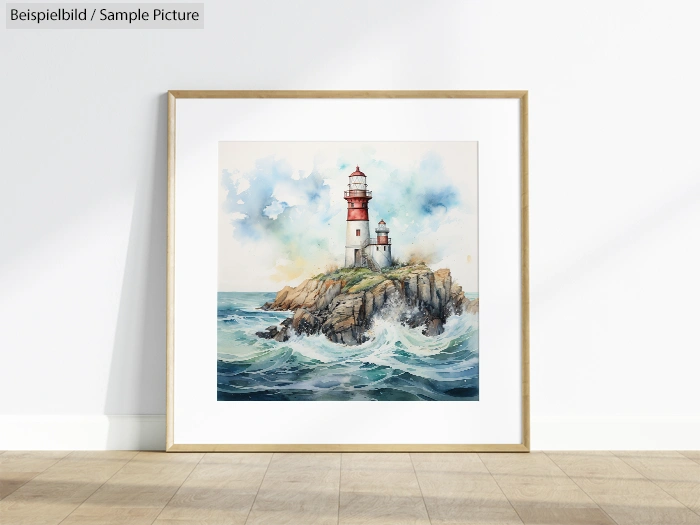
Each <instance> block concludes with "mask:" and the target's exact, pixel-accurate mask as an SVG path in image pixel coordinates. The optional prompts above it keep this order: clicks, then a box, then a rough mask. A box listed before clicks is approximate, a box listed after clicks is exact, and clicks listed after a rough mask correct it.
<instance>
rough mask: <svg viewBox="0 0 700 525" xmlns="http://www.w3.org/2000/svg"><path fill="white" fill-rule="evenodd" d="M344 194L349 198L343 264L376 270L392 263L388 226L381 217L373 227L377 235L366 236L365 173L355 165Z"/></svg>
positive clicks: (366, 199)
mask: <svg viewBox="0 0 700 525" xmlns="http://www.w3.org/2000/svg"><path fill="white" fill-rule="evenodd" d="M343 198H344V199H345V200H346V201H348V220H347V223H346V227H345V267H346V268H352V267H354V266H368V267H369V268H371V269H372V270H374V271H375V272H378V271H380V269H381V268H385V267H387V266H391V239H390V238H389V228H387V227H386V223H385V222H384V221H383V220H382V221H380V222H379V225H378V227H377V228H376V229H375V230H374V231H376V232H377V237H376V238H374V239H372V238H370V236H369V206H368V204H369V201H370V199H371V198H372V192H371V191H369V190H367V177H365V174H364V173H362V172H361V171H360V167H359V166H357V168H355V171H354V172H352V173H351V174H350V183H349V184H348V189H347V190H346V191H345V192H344V195H343Z"/></svg>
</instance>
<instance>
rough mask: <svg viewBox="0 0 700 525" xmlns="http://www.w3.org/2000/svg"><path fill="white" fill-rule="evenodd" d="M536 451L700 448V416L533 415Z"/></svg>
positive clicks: (533, 440)
mask: <svg viewBox="0 0 700 525" xmlns="http://www.w3.org/2000/svg"><path fill="white" fill-rule="evenodd" d="M530 423H531V429H532V434H531V443H532V450H698V449H700V416H653V417H646V416H644V417H629V416H620V417H533V418H531V422H530Z"/></svg>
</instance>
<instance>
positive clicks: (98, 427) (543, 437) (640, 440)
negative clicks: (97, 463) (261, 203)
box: [0, 415, 700, 450]
mask: <svg viewBox="0 0 700 525" xmlns="http://www.w3.org/2000/svg"><path fill="white" fill-rule="evenodd" d="M531 428H532V440H531V443H532V450H698V449H700V417H680V416H657V417H614V418H612V417H600V418H590V417H589V418H574V417H533V418H532V419H531ZM164 449H165V416H164V415H153V416H139V415H130V416H99V415H97V416H77V415H73V416H67V415H53V416H36V415H31V416H13V415H0V450H164Z"/></svg>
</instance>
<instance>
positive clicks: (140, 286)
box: [104, 93, 168, 449]
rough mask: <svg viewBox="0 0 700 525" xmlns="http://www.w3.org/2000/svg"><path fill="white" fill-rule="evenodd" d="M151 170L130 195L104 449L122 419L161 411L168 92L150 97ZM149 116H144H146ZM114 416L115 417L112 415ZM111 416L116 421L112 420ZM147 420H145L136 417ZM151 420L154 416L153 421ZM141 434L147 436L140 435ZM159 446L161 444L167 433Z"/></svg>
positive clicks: (110, 445) (124, 428)
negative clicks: (129, 225)
mask: <svg viewBox="0 0 700 525" xmlns="http://www.w3.org/2000/svg"><path fill="white" fill-rule="evenodd" d="M154 105H155V107H156V110H155V115H154V117H153V121H154V122H156V123H157V124H156V128H155V130H154V131H155V133H154V136H153V150H152V168H151V169H150V170H148V169H144V176H143V177H142V178H141V179H140V180H139V181H138V182H137V186H136V188H135V193H134V203H133V213H132V218H131V230H130V234H129V244H128V249H127V255H126V263H125V266H124V278H123V282H122V288H121V297H120V303H119V314H118V318H117V324H116V331H115V334H114V347H113V349H112V362H111V367H110V371H109V379H108V384H107V395H106V399H105V406H104V413H105V414H108V415H109V416H110V424H109V431H108V437H107V443H106V447H107V448H108V449H109V448H113V447H115V446H117V447H118V443H121V442H123V438H125V436H121V435H120V433H122V432H125V431H126V432H131V431H133V432H145V431H146V428H151V429H152V427H151V425H150V424H144V425H141V428H140V429H136V428H134V429H131V431H129V430H128V429H129V428H130V427H131V424H128V423H127V424H126V425H125V422H126V419H125V417H119V415H120V414H125V415H131V420H133V421H134V423H133V424H135V425H137V426H139V425H138V424H137V422H136V420H137V419H139V418H138V416H137V417H133V415H134V414H157V415H158V416H157V417H156V420H158V421H160V422H161V423H158V424H160V425H161V426H162V419H163V416H162V415H161V414H164V413H165V267H166V261H165V251H166V224H167V117H168V115H167V113H168V111H167V109H168V101H167V94H165V93H164V94H162V95H159V96H158V97H157V98H156V99H155V100H154ZM144 118H147V116H144ZM113 415H114V416H113ZM112 419H114V420H115V421H112ZM140 419H142V420H143V421H144V422H147V420H149V418H140ZM154 421H155V420H154ZM142 437H145V436H142ZM160 448H161V449H163V448H165V434H164V433H163V442H162V446H161V447H160Z"/></svg>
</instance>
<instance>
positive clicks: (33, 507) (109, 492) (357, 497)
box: [0, 452, 700, 525]
mask: <svg viewBox="0 0 700 525" xmlns="http://www.w3.org/2000/svg"><path fill="white" fill-rule="evenodd" d="M59 523H60V524H63V525H77V524H83V525H100V524H115V525H116V524H119V525H122V524H144V525H146V524H156V525H186V524H201V525H204V524H206V525H214V524H216V525H229V524H231V525H232V524H241V525H243V524H248V525H261V524H269V525H282V524H298V525H314V524H343V525H350V524H362V525H365V524H381V525H390V524H397V525H409V524H432V525H438V524H440V525H447V524H453V525H457V524H464V525H467V524H469V525H474V524H484V525H496V524H532V525H569V524H570V525H611V524H619V525H643V524H649V525H684V524H698V525H700V452H570V453H569V452H552V453H549V452H548V453H544V452H533V453H531V454H177V453H176V454H165V453H158V452H138V453H137V452H70V453H69V452H4V453H3V452H0V524H2V525H14V524H31V525H40V524H47V525H48V524H59Z"/></svg>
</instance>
